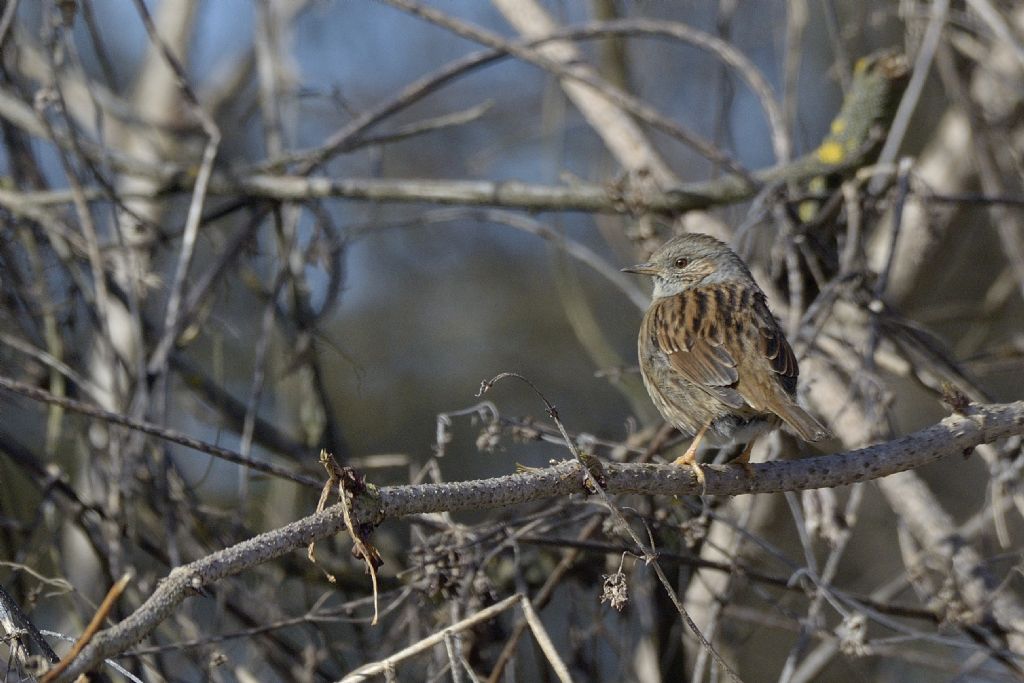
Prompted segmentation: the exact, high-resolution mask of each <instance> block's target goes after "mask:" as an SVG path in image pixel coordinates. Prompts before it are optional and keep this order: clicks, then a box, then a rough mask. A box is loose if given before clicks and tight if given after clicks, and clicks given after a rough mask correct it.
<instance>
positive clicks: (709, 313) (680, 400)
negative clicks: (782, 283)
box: [625, 233, 828, 480]
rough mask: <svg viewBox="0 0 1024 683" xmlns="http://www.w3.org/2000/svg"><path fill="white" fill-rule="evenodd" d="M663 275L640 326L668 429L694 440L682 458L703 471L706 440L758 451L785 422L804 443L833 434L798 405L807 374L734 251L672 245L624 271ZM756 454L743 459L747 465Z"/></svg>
mask: <svg viewBox="0 0 1024 683" xmlns="http://www.w3.org/2000/svg"><path fill="white" fill-rule="evenodd" d="M625 270H626V271H627V272H632V273H640V274H644V275H651V276H653V277H654V283H655V284H654V300H653V301H652V302H651V306H650V308H648V309H647V313H646V314H645V315H644V319H643V323H642V324H641V327H640V338H639V341H638V355H639V359H640V369H641V372H642V375H643V379H644V385H645V386H646V387H647V391H648V393H649V394H650V395H651V399H652V400H653V401H654V404H655V406H656V407H657V408H658V411H659V412H660V413H661V414H662V416H663V417H664V418H665V420H666V421H667V422H669V423H670V424H672V425H673V426H674V427H676V428H677V429H679V430H680V431H682V432H685V433H686V434H690V435H694V440H693V443H692V444H691V446H690V448H689V449H688V450H687V452H686V453H685V454H684V455H683V456H682V457H681V458H679V459H678V460H677V462H679V463H680V464H686V465H691V466H692V467H694V471H695V472H696V474H697V476H698V479H701V480H702V479H703V473H702V472H701V471H700V468H699V467H697V465H696V464H695V454H696V450H697V446H698V444H699V443H700V440H701V438H702V437H704V436H705V434H706V433H709V436H710V437H711V438H712V439H713V440H715V441H717V442H720V443H728V442H740V443H744V442H745V443H748V444H751V443H752V442H753V439H754V438H756V437H757V436H758V435H759V434H761V433H763V432H764V431H767V430H768V429H772V428H774V427H777V426H778V425H779V424H780V422H785V423H786V424H787V425H788V426H789V427H790V428H791V429H792V430H793V431H794V432H796V433H797V434H798V435H799V436H800V438H802V439H803V440H805V441H817V440H819V439H823V438H825V437H827V436H828V430H826V429H825V428H824V427H823V426H822V425H821V424H820V423H819V422H818V421H817V420H815V419H814V418H813V417H811V416H810V415H809V414H808V413H807V412H806V411H805V410H804V409H803V408H801V407H800V405H799V404H798V403H797V401H796V387H797V377H798V374H799V369H798V368H797V362H796V357H795V356H794V355H793V350H792V349H791V348H790V346H789V343H788V342H787V341H786V337H785V335H784V334H783V332H782V330H781V328H780V327H779V324H778V322H777V321H776V320H775V318H774V317H773V316H772V314H771V311H769V310H768V304H767V302H766V300H765V295H764V292H762V291H761V289H760V288H759V287H758V286H757V283H756V282H755V281H754V278H753V277H752V276H751V274H750V271H749V270H748V269H747V267H746V265H745V264H744V263H743V261H742V260H740V258H739V256H737V255H736V254H735V253H734V252H733V251H732V250H731V249H729V247H728V246H726V245H725V244H723V243H722V242H720V241H718V240H716V239H715V238H713V237H710V236H708V235H700V234H695V233H691V234H686V235H682V236H680V237H676V238H674V239H672V240H669V241H668V242H667V243H665V244H664V245H663V246H662V247H661V248H659V249H658V250H657V251H655V252H654V254H652V255H651V258H650V260H649V261H648V262H647V263H642V264H639V265H636V266H633V267H631V268H626V269H625ZM749 453H750V450H749V445H748V448H747V449H745V450H744V452H743V455H741V456H740V459H741V460H742V461H743V462H745V461H746V458H747V457H748V456H749Z"/></svg>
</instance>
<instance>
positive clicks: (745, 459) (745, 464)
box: [727, 441, 754, 478]
mask: <svg viewBox="0 0 1024 683" xmlns="http://www.w3.org/2000/svg"><path fill="white" fill-rule="evenodd" d="M752 450H754V442H753V441H751V442H750V443H748V444H747V445H746V446H744V447H743V452H742V453H740V454H739V455H737V456H736V457H735V458H733V459H732V460H730V461H729V462H728V463H727V464H729V465H739V466H740V467H742V468H743V471H744V472H746V473H747V476H748V477H750V478H753V477H754V468H753V466H752V465H751V464H750V451H752Z"/></svg>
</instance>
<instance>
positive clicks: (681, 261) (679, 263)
mask: <svg viewBox="0 0 1024 683" xmlns="http://www.w3.org/2000/svg"><path fill="white" fill-rule="evenodd" d="M689 264H690V259H688V258H683V257H682V256H680V257H679V258H677V259H676V268H685V267H686V266H688V265H689Z"/></svg>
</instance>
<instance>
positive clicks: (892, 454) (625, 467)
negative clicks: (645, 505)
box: [58, 401, 1024, 681]
mask: <svg viewBox="0 0 1024 683" xmlns="http://www.w3.org/2000/svg"><path fill="white" fill-rule="evenodd" d="M1016 434H1024V401H1017V402H1014V403H1005V404H992V405H978V404H971V405H969V406H968V407H967V408H966V412H965V413H964V414H954V415H950V416H949V417H947V418H945V419H944V420H942V421H941V422H939V423H937V424H934V425H932V426H930V427H926V428H925V429H922V430H920V431H917V432H914V433H913V434H909V435H907V436H903V437H900V438H898V439H894V440H892V441H888V442H886V443H881V444H877V445H875V446H868V447H867V448H861V449H858V450H854V451H849V452H846V453H835V454H832V455H824V456H819V457H812V458H804V459H802V460H792V461H779V462H768V463H757V464H754V465H751V466H750V469H751V471H752V476H748V475H747V474H746V471H745V469H744V468H741V467H730V466H728V465H720V466H716V465H705V466H704V472H705V476H706V492H707V494H708V495H720V496H736V495H741V494H745V493H776V492H780V491H798V490H805V489H814V488H825V487H834V486H844V485H848V484H853V483H856V482H860V481H868V480H870V479H877V478H880V477H884V476H887V475H890V474H894V473H896V472H902V471H905V470H909V469H913V468H916V467H920V466H922V465H926V464H928V463H931V462H934V461H936V460H939V459H941V458H944V457H947V456H950V455H965V454H969V453H970V452H971V450H972V449H973V448H974V447H975V446H978V445H979V444H983V443H990V442H992V441H995V440H997V439H1000V438H1003V437H1007V436H1012V435H1016ZM603 473H604V482H605V491H606V492H607V493H610V494H621V493H640V494H646V495H651V494H657V495H670V496H683V495H697V494H699V493H700V491H701V486H700V484H698V483H697V481H696V479H695V478H694V476H693V471H692V470H691V469H690V468H684V467H676V466H674V465H649V464H630V463H603ZM584 476H585V473H584V472H583V469H582V467H581V466H580V464H579V463H578V462H576V461H573V460H569V461H564V462H561V463H559V464H557V465H554V466H552V467H548V468H546V469H542V470H532V471H528V472H524V473H518V474H511V475H506V476H503V477H494V478H492V479H478V480H475V481H462V482H453V483H449V484H418V485H403V486H386V487H383V488H379V489H378V488H376V487H373V486H368V487H367V491H366V492H365V493H364V494H362V495H359V496H357V497H356V498H355V500H354V502H353V510H352V521H353V526H355V525H366V526H367V527H370V528H372V527H376V526H379V525H380V524H381V523H383V522H384V521H385V520H389V519H397V518H400V517H406V516H409V515H415V514H423V513H428V512H440V511H454V510H469V509H473V510H482V509H491V508H503V507H508V506H510V505H516V504H519V503H526V502H530V501H535V500H542V499H546V498H553V497H556V496H565V495H570V494H573V493H585V492H586V489H585V487H584ZM344 529H345V520H344V515H343V511H342V509H341V506H340V505H334V506H332V507H330V508H327V509H326V510H324V511H323V512H320V513H317V514H314V515H310V516H309V517H305V518H303V519H300V520H298V521H295V522H292V523H291V524H288V525H286V526H284V527H282V528H280V529H275V530H273V531H268V532H266V533H264V534H260V535H259V536H256V537H254V538H251V539H249V540H247V541H243V542H242V543H239V544H237V545H234V546H231V547H230V548H225V549H224V550H221V551H218V552H216V553H213V554H211V555H208V556H206V557H204V558H202V559H200V560H196V561H195V562H192V563H190V564H187V565H184V566H181V567H177V568H175V569H173V570H172V571H171V573H170V574H169V575H168V576H167V579H166V580H164V581H163V582H161V583H160V585H159V586H158V588H157V589H156V591H155V592H154V593H153V595H152V596H150V597H149V599H148V600H146V602H145V603H144V604H143V605H142V606H141V607H139V609H137V610H136V611H135V612H134V613H132V614H131V615H129V616H128V617H127V618H126V619H125V620H124V621H122V622H121V623H119V624H117V625H116V626H113V627H111V628H109V629H106V630H105V631H103V632H101V633H99V634H97V635H96V637H95V638H93V641H92V643H91V644H90V645H89V646H88V647H87V648H86V649H85V650H83V651H82V654H81V655H80V656H79V657H78V658H77V659H76V660H75V661H74V662H73V663H72V664H71V666H69V667H68V669H67V671H66V672H65V674H64V675H62V676H61V677H60V678H59V679H58V680H61V681H71V680H74V678H75V677H76V676H78V675H80V674H82V673H84V672H86V671H89V670H91V669H92V668H93V667H95V666H96V665H97V664H98V663H99V662H100V661H102V660H103V659H105V658H107V657H112V656H117V655H119V654H120V653H122V652H124V651H125V650H126V649H127V648H128V647H130V646H132V645H134V644H135V643H137V642H139V641H140V640H142V639H143V638H144V637H146V636H147V635H148V634H149V633H151V632H152V631H153V630H154V629H155V628H156V627H157V626H158V625H159V624H160V622H162V621H163V620H164V619H166V618H167V617H168V616H170V615H171V613H172V612H173V610H174V609H175V608H176V607H177V605H178V604H179V603H181V602H182V601H183V600H184V599H185V598H186V597H188V596H191V595H195V593H196V591H198V590H199V589H200V588H202V587H203V586H206V585H209V584H211V583H213V582H215V581H217V580H219V579H222V578H224V577H226V576H231V575H234V574H238V573H240V572H242V571H244V570H246V569H250V568H252V567H255V566H257V565H259V564H262V563H263V562H266V561H269V560H272V559H274V558H276V557H280V556H281V555H283V554H285V553H287V552H290V551H292V550H294V549H297V548H302V547H305V546H307V545H308V544H309V543H311V542H313V541H316V540H320V539H323V538H326V537H328V536H331V535H333V534H336V533H338V532H339V531H342V530H344Z"/></svg>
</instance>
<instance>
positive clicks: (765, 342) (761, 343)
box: [752, 292, 800, 396]
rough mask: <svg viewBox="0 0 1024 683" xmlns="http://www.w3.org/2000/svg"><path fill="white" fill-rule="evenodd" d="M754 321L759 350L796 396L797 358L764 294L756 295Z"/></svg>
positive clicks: (785, 386) (788, 392) (783, 385)
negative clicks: (769, 308)
mask: <svg viewBox="0 0 1024 683" xmlns="http://www.w3.org/2000/svg"><path fill="white" fill-rule="evenodd" d="M752 309H753V319H754V323H755V326H756V328H757V336H758V349H759V350H760V352H761V355H762V356H763V357H764V358H765V360H767V361H768V363H769V364H770V366H771V369H772V370H773V371H774V372H775V374H777V375H778V381H779V383H780V384H781V385H782V388H783V389H785V391H786V393H787V394H789V395H790V396H793V395H795V394H796V382H797V376H798V375H799V374H800V369H799V368H798V367H797V364H796V356H795V355H793V349H792V348H790V346H789V342H788V341H786V336H785V335H784V334H783V333H782V330H781V329H780V328H779V324H778V322H776V321H775V317H774V316H773V315H772V313H771V311H770V310H768V304H767V302H766V301H765V297H764V294H762V293H761V292H756V293H754V296H753V306H752Z"/></svg>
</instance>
